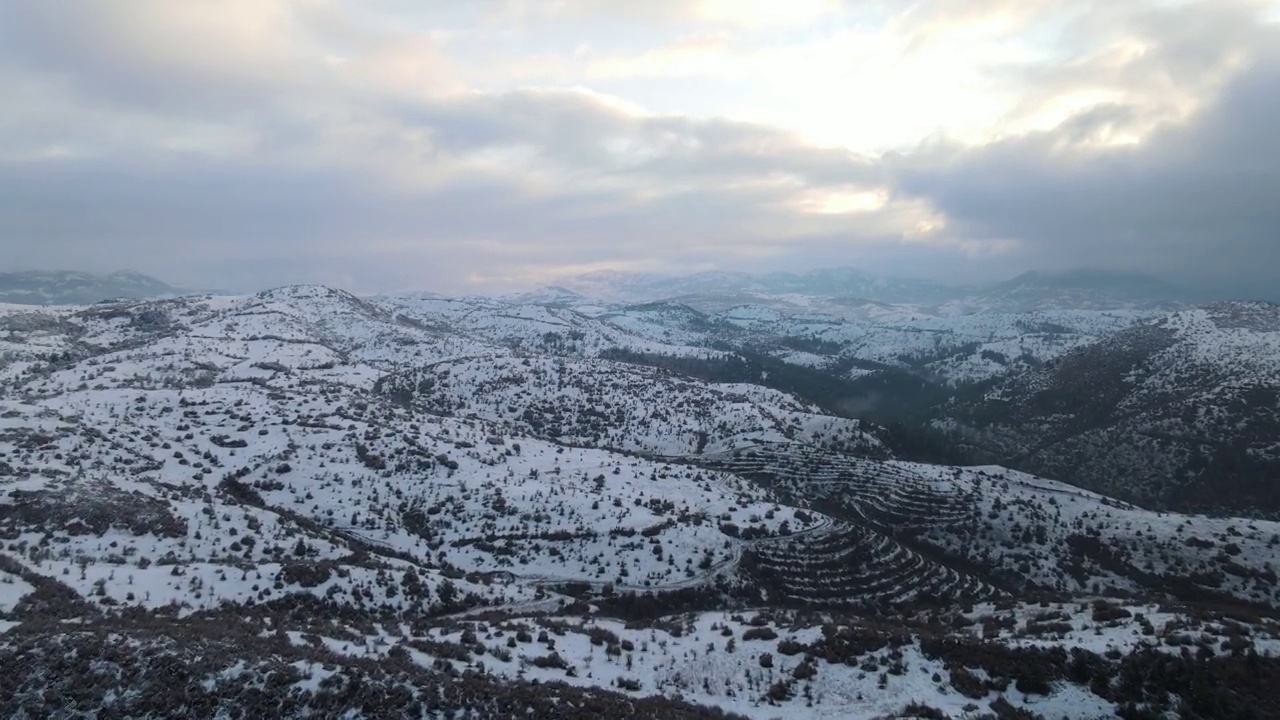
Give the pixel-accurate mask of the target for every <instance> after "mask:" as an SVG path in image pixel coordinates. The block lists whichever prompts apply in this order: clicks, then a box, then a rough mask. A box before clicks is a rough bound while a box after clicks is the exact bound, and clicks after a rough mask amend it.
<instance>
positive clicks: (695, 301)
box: [0, 267, 1244, 314]
mask: <svg viewBox="0 0 1280 720" xmlns="http://www.w3.org/2000/svg"><path fill="white" fill-rule="evenodd" d="M196 292H199V291H196V290H191V289H185V288H179V287H175V286H172V285H169V284H168V283H165V282H163V281H161V280H157V279H155V278H153V277H149V276H147V275H144V274H142V273H138V272H133V271H128V270H124V271H119V272H115V273H111V274H107V275H100V274H93V273H85V272H76V271H58V270H55V271H25V272H8V273H0V302H9V303H18V304H32V305H67V304H85V303H92V302H98V301H100V300H109V299H115V298H131V299H145V298H163V297H177V296H179V295H184V294H195V293H196ZM206 292H207V291H206ZM427 294H428V295H430V293H427ZM796 296H802V297H806V298H823V299H825V300H826V301H827V302H828V303H832V304H845V305H849V306H856V305H858V304H861V303H878V304H887V305H908V306H912V307H915V308H918V309H920V310H922V311H925V312H932V313H943V314H963V313H970V312H996V311H998V312H1027V311H1032V310H1050V309H1108V308H1119V307H1138V306H1141V307H1161V306H1164V307H1173V306H1175V305H1176V304H1178V303H1189V302H1194V301H1197V300H1203V299H1205V296H1204V295H1203V294H1202V293H1195V292H1192V291H1189V290H1186V289H1182V288H1179V287H1177V286H1174V285H1171V284H1168V283H1164V282H1162V281H1159V280H1157V279H1155V278H1152V277H1149V276H1145V275H1142V274H1139V273H1122V272H1113V271H1105V270H1090V269H1081V270H1075V271H1069V272H1059V273H1044V272H1035V271H1030V272H1026V273H1023V274H1021V275H1018V276H1017V277H1014V278H1011V279H1009V280H1006V281H1002V282H997V283H989V284H986V285H959V286H951V285H944V284H941V283H937V282H933V281H929V280H919V279H907V278H893V277H884V276H877V275H872V274H868V273H864V272H861V271H859V270H856V269H853V268H848V267H844V268H832V269H821V270H813V271H809V272H805V273H784V272H775V273H768V274H763V275H753V274H749V273H741V272H724V271H708V272H701V273H695V274H691V275H684V276H664V275H653V274H646V273H629V272H621V271H614V270H600V271H596V272H591V273H586V274H582V275H578V276H575V277H571V278H568V279H565V280H562V281H560V282H558V283H557V284H555V285H552V286H549V287H546V288H543V289H540V290H536V291H532V292H525V293H517V294H514V295H508V296H506V297H507V298H508V299H512V300H517V301H527V302H535V303H537V302H566V303H573V302H580V301H592V300H595V301H606V302H630V303H635V302H652V301H656V300H676V301H680V302H684V303H686V304H689V305H691V306H694V307H698V308H700V309H702V308H704V307H717V306H721V307H723V306H724V304H725V303H726V302H730V303H731V302H733V301H734V300H735V299H739V300H745V299H749V298H751V297H756V298H759V299H766V301H767V302H770V303H774V304H777V305H778V306H779V307H786V306H787V303H786V301H787V299H788V298H795V297H796ZM1241 299H1244V298H1241ZM797 307H799V306H797Z"/></svg>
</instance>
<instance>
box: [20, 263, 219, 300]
mask: <svg viewBox="0 0 1280 720" xmlns="http://www.w3.org/2000/svg"><path fill="white" fill-rule="evenodd" d="M192 292H194V291H192V290H188V289H185V288H179V287H175V286H173V285H170V284H168V283H165V282H162V281H160V280H157V279H155V278H153V277H151V276H150V275H143V274H142V273H139V272H133V271H131V270H122V271H120V272H114V273H111V274H109V275H100V274H95V273H87V272H74V271H69V270H33V271H25V272H7V273H0V303H12V304H17V305H88V304H91V303H95V302H100V301H102V300H113V299H118V298H128V299H132V300H140V299H154V298H165V297H178V296H180V295H188V294H191V293H192Z"/></svg>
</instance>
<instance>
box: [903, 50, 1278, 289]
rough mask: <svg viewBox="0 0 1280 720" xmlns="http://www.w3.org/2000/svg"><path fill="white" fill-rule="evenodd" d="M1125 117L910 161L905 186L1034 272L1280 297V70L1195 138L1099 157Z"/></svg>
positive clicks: (1166, 133)
mask: <svg viewBox="0 0 1280 720" xmlns="http://www.w3.org/2000/svg"><path fill="white" fill-rule="evenodd" d="M1125 114H1126V111H1125V109H1124V108H1117V107H1114V106H1104V107H1100V108H1095V109H1092V110H1090V111H1088V112H1084V113H1081V114H1079V115H1077V116H1076V117H1074V118H1073V119H1072V120H1071V121H1069V122H1066V123H1064V124H1062V125H1060V126H1058V127H1056V128H1054V129H1053V130H1050V131H1045V132H1041V133H1034V134H1030V135H1027V136H1022V137H1018V138H1013V139H1009V140H1005V141H1001V142H997V143H993V144H991V145H986V146H982V147H977V148H966V149H956V148H951V149H941V148H939V149H937V150H935V153H934V154H933V155H932V156H929V155H918V156H915V157H910V158H906V157H902V158H899V161H898V162H899V167H898V172H897V177H896V181H895V184H896V186H897V187H899V188H901V189H902V190H903V191H904V192H909V193H911V194H913V195H915V196H918V197H921V198H927V199H928V201H929V202H930V203H931V204H932V205H933V206H934V207H936V208H937V209H938V210H939V211H940V212H942V213H943V214H945V216H946V217H947V218H948V223H949V230H950V231H951V232H953V233H956V234H958V235H961V236H965V237H972V238H1016V239H1017V240H1018V241H1019V244H1020V246H1021V248H1020V250H1019V254H1020V257H1019V258H1018V259H1019V260H1020V261H1022V262H1024V263H1034V264H1036V265H1041V266H1054V267H1073V266H1097V265H1109V266H1116V267H1127V268H1135V269H1145V270H1147V271H1152V272H1157V273H1161V274H1164V275H1167V276H1170V277H1174V278H1176V279H1178V280H1180V281H1182V282H1185V283H1189V284H1192V285H1198V286H1211V287H1214V288H1216V289H1217V290H1218V291H1220V292H1228V291H1232V292H1242V291H1243V292H1246V293H1252V294H1255V295H1259V296H1267V297H1277V296H1280V295H1278V292H1277V283H1280V231H1278V230H1277V228H1280V206H1277V204H1276V203H1275V202H1274V198H1276V197H1280V165H1278V164H1277V162H1276V160H1277V159H1280V139H1277V135H1276V133H1275V130H1274V124H1273V122H1272V121H1273V119H1274V118H1276V117H1280V56H1278V55H1271V56H1269V57H1264V58H1259V59H1258V60H1257V61H1256V63H1255V64H1254V65H1252V66H1251V67H1250V68H1249V69H1248V70H1246V71H1244V72H1243V73H1241V74H1240V75H1239V76H1237V77H1236V78H1235V79H1234V80H1232V81H1231V82H1230V83H1228V84H1227V86H1226V87H1224V88H1223V89H1222V90H1221V91H1220V94H1219V96H1218V97H1217V99H1216V100H1215V101H1214V102H1212V103H1211V104H1209V105H1208V106H1206V107H1205V108H1203V109H1202V110H1201V111H1200V112H1199V113H1198V114H1197V115H1195V116H1193V117H1191V118H1189V119H1188V120H1187V121H1186V122H1185V123H1183V124H1180V125H1176V126H1169V127H1165V128H1163V129H1161V130H1159V131H1156V132H1154V133H1152V134H1151V135H1150V136H1148V137H1147V138H1146V139H1145V140H1144V141H1143V142H1141V143H1140V144H1137V145H1135V146H1132V147H1125V148H1120V149H1110V150H1104V151H1094V152H1091V151H1089V150H1088V149H1087V145H1088V140H1089V139H1091V138H1093V137H1096V136H1097V135H1098V134H1099V133H1105V132H1106V127H1107V126H1108V125H1110V124H1111V123H1113V122H1114V121H1115V120H1116V118H1117V116H1119V117H1120V118H1123V117H1124V116H1125ZM1081 145H1085V146H1086V147H1085V148H1084V149H1082V148H1081Z"/></svg>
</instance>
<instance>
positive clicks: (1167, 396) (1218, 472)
mask: <svg viewBox="0 0 1280 720" xmlns="http://www.w3.org/2000/svg"><path fill="white" fill-rule="evenodd" d="M950 416H951V418H950V420H949V422H953V423H954V426H953V427H952V429H953V431H954V432H955V433H956V434H958V435H960V436H963V437H965V438H967V439H968V441H969V442H972V443H973V444H974V445H976V446H978V447H982V448H984V449H986V450H988V451H990V452H992V453H993V457H999V458H1002V459H1003V460H1005V461H1007V462H1014V463H1016V464H1018V465H1020V466H1022V467H1025V468H1027V469H1029V470H1032V471H1035V472H1040V473H1044V474H1048V475H1051V476H1053V477H1059V478H1062V479H1065V480H1070V481H1071V482H1074V483H1077V484H1080V485H1084V486H1086V487H1091V488H1094V489H1097V490H1100V491H1103V492H1109V493H1112V494H1118V495H1122V496H1125V497H1129V498H1132V499H1135V500H1138V501H1142V502H1150V503H1156V504H1159V505H1161V506H1166V507H1167V506H1174V507H1184V508H1185V507H1201V508H1205V509H1215V510H1222V509H1228V510H1234V511H1240V512H1269V513H1275V512H1278V511H1280V444H1278V443H1277V438H1280V306H1277V305H1274V304H1270V303H1249V302H1231V303H1219V304H1215V305H1210V306H1207V307H1203V308H1196V309H1191V310H1184V311H1179V312H1175V313H1170V314H1166V315H1159V316H1155V317H1152V318H1149V319H1147V320H1143V321H1140V322H1139V323H1137V324H1135V325H1134V326H1132V327H1130V328H1126V329H1124V330H1121V331H1119V332H1116V333H1114V334H1111V335H1107V336H1104V337H1103V338H1102V339H1100V340H1098V341H1097V342H1092V343H1088V344H1085V345H1083V346H1082V347H1079V348H1077V349H1075V350H1072V351H1071V352H1068V353H1067V354H1065V355H1063V356H1062V357H1061V358H1059V359H1057V360H1056V361H1054V362H1049V363H1046V365H1045V366H1044V367H1043V368H1040V369H1038V370H1035V371H1033V372H1029V373H1025V374H1014V375H1011V376H1009V377H1008V378H1007V379H1005V380H1004V381H1003V382H1002V383H1000V384H999V385H997V386H996V387H995V388H994V389H993V390H991V391H990V392H988V393H986V395H985V396H984V397H982V398H981V399H980V400H977V401H974V402H970V403H965V404H961V405H958V406H955V407H953V408H952V409H951V410H950Z"/></svg>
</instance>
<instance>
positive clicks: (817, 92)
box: [0, 0, 1280, 297]
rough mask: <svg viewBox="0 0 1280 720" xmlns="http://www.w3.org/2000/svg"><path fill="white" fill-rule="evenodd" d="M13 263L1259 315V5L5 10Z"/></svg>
mask: <svg viewBox="0 0 1280 720" xmlns="http://www.w3.org/2000/svg"><path fill="white" fill-rule="evenodd" d="M0 90H2V93H0V97H2V98H3V101H2V103H3V105H2V109H0V251H3V254H2V255H0V257H3V260H0V270H24V269H75V270H89V271H104V272H105V271H113V270H119V269H125V268H128V269H133V270H138V271H142V272H146V273H149V274H153V275H156V276H157V277H160V278H162V279H164V280H166V281H169V282H173V283H176V284H182V285H186V286H192V287H218V288H224V289H231V290H254V289H260V288H262V287H266V286H271V285H280V284H286V283H295V282H308V283H323V284H329V285H335V286H339V287H345V288H348V289H351V290H355V291H359V292H394V291H406V290H433V291H438V292H445V293H480V292H503V291H517V290H523V289H530V288H534V287H538V286H542V285H546V284H552V283H554V282H555V281H556V280H557V279H558V278H563V277H566V276H572V275H576V274H580V273H585V272H589V271H594V270H600V269H614V270H624V271H642V272H656V273H685V272H693V271H701V270H711V269H719V270H741V271H748V272H764V271H771V270H788V271H803V270H806V269H810V268H823V267H832V266H851V267H855V268H859V269H862V270H865V271H868V272H873V273H880V274H887V275H895V276H903V277H923V278H929V279H934V280H941V281H952V282H980V281H988V280H997V279H1003V278H1006V277H1009V276H1011V275H1013V274H1016V273H1018V272H1021V271H1025V270H1029V269H1036V270H1062V269H1071V268H1080V267H1098V268H1109V269H1118V270H1137V271H1142V272H1146V273H1150V274H1153V275H1156V276H1157V277H1160V278H1163V279H1166V280H1170V281H1173V282H1176V283H1180V284H1183V285H1186V286H1189V287H1195V288H1203V289H1216V290H1218V291H1221V292H1224V293H1230V294H1236V295H1239V296H1251V295H1252V296H1260V297H1261V296H1276V295H1280V291H1277V287H1280V139H1278V137H1277V130H1276V129H1277V128H1278V127H1280V0H1267V1H1265V2H1264V1H1262V0H1204V1H1199V2H1197V1H1195V0H1105V1H1104V0H1098V1H1095V0H920V1H918V2H895V1H891V0H881V1H879V2H856V1H854V0H682V1H679V2H677V1H676V0H645V1H644V2H617V1H616V0H547V1H545V2H534V1H533V0H466V1H465V2H445V1H443V0H439V1H438V0H359V1H356V0H183V1H182V2H173V1H172V0H94V1H93V2H84V1H83V0H8V1H7V2H2V3H0Z"/></svg>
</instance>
